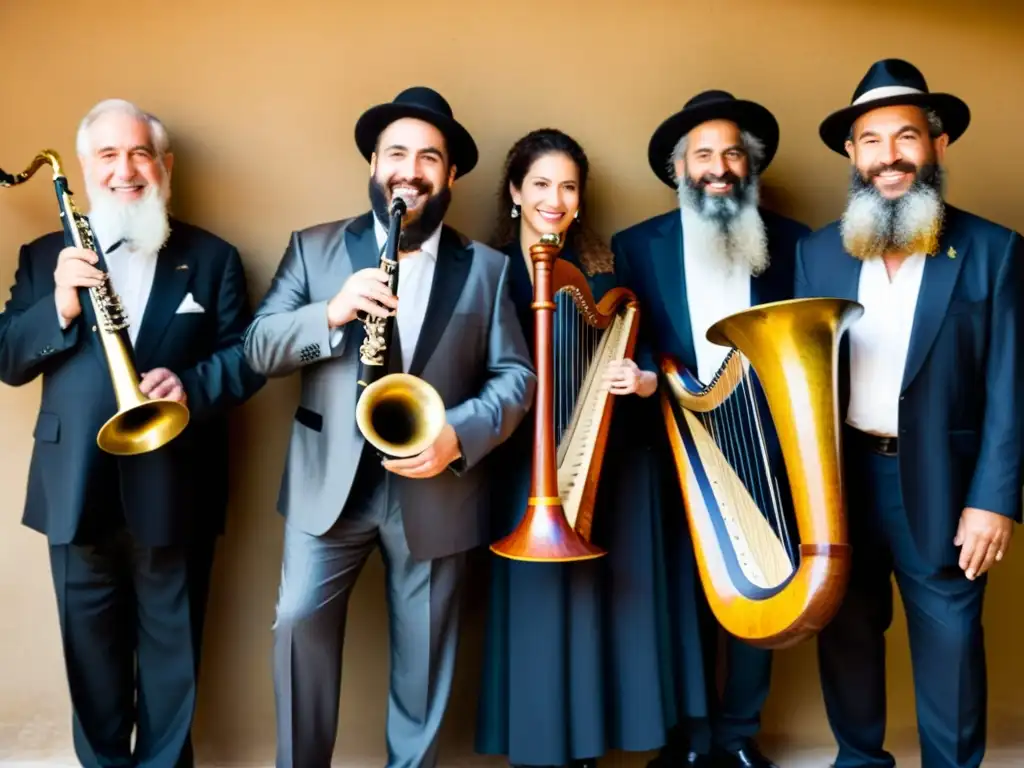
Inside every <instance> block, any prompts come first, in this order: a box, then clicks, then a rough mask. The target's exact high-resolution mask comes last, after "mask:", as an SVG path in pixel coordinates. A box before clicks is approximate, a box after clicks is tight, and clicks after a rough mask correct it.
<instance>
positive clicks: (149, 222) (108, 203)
mask: <svg viewBox="0 0 1024 768" xmlns="http://www.w3.org/2000/svg"><path fill="white" fill-rule="evenodd" d="M85 189H86V194H87V195H88V197H89V205H90V210H89V223H90V224H91V225H92V228H93V232H95V233H96V237H97V239H98V240H99V242H100V245H101V246H103V247H107V248H109V247H110V246H111V245H113V244H114V243H116V242H118V241H119V240H124V241H125V245H131V246H132V247H133V248H135V249H137V250H139V251H142V252H144V253H156V252H157V251H159V250H160V249H161V248H162V247H163V245H164V243H166V242H167V238H168V237H169V236H170V233H171V225H170V221H169V219H168V215H167V200H168V197H169V194H168V192H169V189H170V183H169V179H168V177H167V176H166V175H164V177H163V179H162V180H161V182H160V186H159V187H154V186H150V187H148V188H147V189H146V191H145V193H144V194H143V196H142V198H141V199H139V200H134V201H130V202H125V201H123V200H118V199H117V197H116V196H115V195H114V193H113V192H111V191H110V190H109V189H107V188H106V187H102V186H97V185H95V184H93V183H92V182H90V181H89V180H86V183H85Z"/></svg>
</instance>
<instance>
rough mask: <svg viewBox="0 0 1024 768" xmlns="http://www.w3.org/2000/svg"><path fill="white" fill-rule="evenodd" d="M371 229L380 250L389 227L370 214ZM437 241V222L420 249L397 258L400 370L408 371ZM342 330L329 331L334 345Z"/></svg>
mask: <svg viewBox="0 0 1024 768" xmlns="http://www.w3.org/2000/svg"><path fill="white" fill-rule="evenodd" d="M373 231H374V234H375V235H376V239H377V252H378V253H380V251H382V250H383V248H384V246H385V245H386V244H387V241H388V231H387V229H386V228H385V227H384V225H383V224H381V223H380V220H379V219H378V218H377V217H376V216H374V217H373ZM440 245H441V227H440V226H438V228H437V229H435V230H434V232H433V233H432V234H431V235H430V237H428V238H427V240H426V241H425V242H424V243H423V246H422V247H421V248H420V250H418V251H415V252H413V253H403V254H401V259H400V260H399V262H398V290H397V295H398V314H397V315H395V321H396V328H397V329H398V340H399V343H400V344H401V345H402V370H403V371H408V370H409V366H410V365H411V364H412V356H413V353H414V352H415V351H416V343H417V342H418V341H419V338H420V331H421V330H422V328H423V319H424V317H425V316H426V313H427V303H428V301H429V300H430V289H431V286H432V285H433V283H434V268H435V267H436V266H437V253H438V249H439V248H440ZM355 322H359V321H358V320H357V321H355ZM344 331H345V326H342V327H340V328H335V329H334V331H333V332H332V334H331V345H332V346H333V347H335V348H336V347H337V346H338V345H339V344H340V343H341V340H342V338H344Z"/></svg>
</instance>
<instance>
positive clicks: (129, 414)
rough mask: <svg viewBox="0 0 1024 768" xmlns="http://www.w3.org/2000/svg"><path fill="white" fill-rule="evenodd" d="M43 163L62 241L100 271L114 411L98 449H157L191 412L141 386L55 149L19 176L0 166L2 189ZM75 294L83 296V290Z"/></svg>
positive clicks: (118, 310) (119, 310)
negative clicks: (84, 251) (48, 173)
mask: <svg viewBox="0 0 1024 768" xmlns="http://www.w3.org/2000/svg"><path fill="white" fill-rule="evenodd" d="M44 165H49V166H50V167H51V168H52V169H53V185H54V188H55V190H56V193H57V201H58V203H59V205H60V217H61V222H62V224H63V225H64V237H65V242H70V243H71V244H73V245H74V246H75V247H76V248H85V249H88V250H91V251H93V252H94V253H95V254H96V256H97V257H98V258H99V261H98V262H97V268H98V269H99V270H100V271H101V272H103V273H104V279H103V282H102V283H101V284H100V285H98V286H96V287H94V288H89V289H88V294H89V300H90V302H91V304H92V309H93V314H94V315H95V316H96V332H97V333H98V334H99V338H100V342H101V343H102V344H103V352H104V354H105V355H106V359H107V368H108V369H109V371H110V380H111V383H112V384H113V386H114V396H115V397H116V399H117V413H115V414H114V415H113V416H112V417H110V419H108V420H107V422H106V423H105V424H104V425H103V426H102V427H101V428H100V431H99V433H98V434H97V435H96V444H97V445H98V446H99V447H100V449H101V450H103V451H106V452H107V453H110V454H113V455H115V456H135V455H138V454H143V453H149V452H150V451H155V450H157V449H158V448H161V447H163V446H164V445H166V444H167V443H169V442H171V440H173V439H174V438H176V437H177V436H178V435H180V434H181V433H182V431H183V430H184V429H185V427H186V426H188V421H189V410H188V408H187V407H186V406H185V405H183V404H181V403H178V402H175V401H173V400H152V399H150V398H148V397H147V396H146V395H144V394H142V392H141V391H140V390H139V374H138V370H137V368H136V364H135V355H134V350H133V348H132V343H131V339H130V338H129V336H128V318H127V317H126V315H125V311H124V307H123V306H122V304H121V299H120V297H119V296H118V295H117V292H116V291H115V290H114V287H113V285H112V284H111V282H110V276H109V275H108V274H107V269H106V262H105V260H104V258H103V254H102V252H101V250H100V247H99V244H98V243H97V242H96V238H95V236H94V235H93V231H92V227H91V226H90V225H89V220H88V219H87V218H86V217H85V216H84V215H82V214H81V213H79V211H78V209H77V207H76V206H75V202H74V199H73V198H72V196H71V190H70V188H69V187H68V180H67V177H66V176H65V175H64V172H63V170H62V169H61V159H60V156H59V155H58V154H57V153H56V152H55V151H54V150H52V149H46V150H43V151H41V152H39V153H38V154H37V155H36V156H35V157H34V158H33V159H32V162H31V163H30V164H29V166H28V168H26V169H25V170H24V171H22V172H21V173H19V174H17V175H12V174H9V173H6V172H4V171H3V170H2V169H0V187H13V186H15V185H18V184H22V183H24V182H26V181H28V180H29V179H30V178H32V176H33V175H34V174H35V173H36V171H38V170H39V169H40V168H42V167H43V166H44ZM82 290H85V289H82ZM79 293H80V295H81V291H80V292H79ZM83 305H84V302H83Z"/></svg>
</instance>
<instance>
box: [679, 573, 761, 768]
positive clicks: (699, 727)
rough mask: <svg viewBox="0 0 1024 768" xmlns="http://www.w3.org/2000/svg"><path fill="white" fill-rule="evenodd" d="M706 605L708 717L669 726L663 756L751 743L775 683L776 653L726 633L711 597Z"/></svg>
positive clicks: (730, 749) (704, 639) (703, 630)
mask: <svg viewBox="0 0 1024 768" xmlns="http://www.w3.org/2000/svg"><path fill="white" fill-rule="evenodd" d="M698 587H699V585H698ZM700 604H701V608H702V611H701V613H702V616H701V618H702V620H703V621H702V625H703V626H702V627H701V645H702V647H703V649H704V681H705V684H706V686H707V692H706V694H705V695H706V697H707V699H706V700H707V707H708V717H702V718H697V717H690V718H685V719H684V720H683V721H682V722H681V723H680V724H679V725H677V726H676V727H674V728H672V729H671V730H670V731H669V735H668V743H667V745H666V746H665V748H664V749H663V750H662V755H664V756H665V757H666V758H669V757H671V758H672V759H674V760H679V761H682V760H683V757H684V756H685V755H686V754H687V753H688V752H691V751H692V752H696V753H698V754H701V755H709V754H714V753H716V752H720V751H726V752H736V751H737V750H740V749H743V748H744V747H746V746H747V745H748V744H749V743H750V741H751V740H752V739H754V737H756V736H757V734H758V732H759V731H760V729H761V712H762V711H763V709H764V705H765V702H766V701H767V699H768V693H769V691H770V688H771V674H772V652H771V651H770V650H767V649H764V648H757V647H755V646H753V645H750V644H749V643H746V642H744V641H743V640H740V639H739V638H737V637H734V636H733V635H731V634H729V633H728V632H725V631H724V630H722V628H721V626H720V625H719V624H718V622H717V621H716V620H715V618H714V615H713V614H712V613H711V607H710V606H709V605H707V603H706V601H704V600H701V601H700ZM720 642H721V646H722V650H723V651H724V656H725V658H724V666H725V670H724V673H725V674H724V677H725V680H724V683H723V685H722V688H721V690H719V687H718V674H717V670H718V665H719V660H720V658H721V656H720V653H719V647H720V645H719V643H720Z"/></svg>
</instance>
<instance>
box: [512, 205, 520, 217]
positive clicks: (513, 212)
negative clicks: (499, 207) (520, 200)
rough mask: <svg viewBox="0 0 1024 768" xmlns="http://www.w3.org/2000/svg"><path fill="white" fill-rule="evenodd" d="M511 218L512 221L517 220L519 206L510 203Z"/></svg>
mask: <svg viewBox="0 0 1024 768" xmlns="http://www.w3.org/2000/svg"><path fill="white" fill-rule="evenodd" d="M512 218H513V219H518V218H519V206H518V205H516V204H515V203H512Z"/></svg>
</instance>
